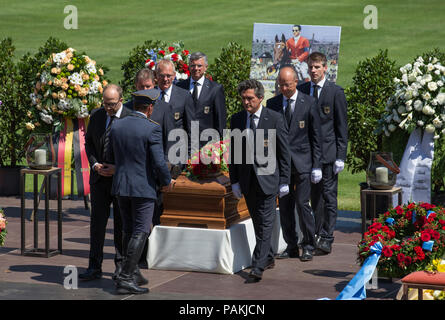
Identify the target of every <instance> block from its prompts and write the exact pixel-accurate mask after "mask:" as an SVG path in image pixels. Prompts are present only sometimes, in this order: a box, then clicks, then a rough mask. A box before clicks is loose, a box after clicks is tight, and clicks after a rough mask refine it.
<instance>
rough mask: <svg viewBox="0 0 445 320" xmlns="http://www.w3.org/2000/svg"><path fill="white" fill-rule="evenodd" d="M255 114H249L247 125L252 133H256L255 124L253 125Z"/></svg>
mask: <svg viewBox="0 0 445 320" xmlns="http://www.w3.org/2000/svg"><path fill="white" fill-rule="evenodd" d="M254 119H255V114H253V113H251V114H250V124H249V126H250V129H252V130H253V132H254V133H255V131H256V124H255V120H254Z"/></svg>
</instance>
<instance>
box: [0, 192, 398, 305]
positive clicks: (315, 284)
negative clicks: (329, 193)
mask: <svg viewBox="0 0 445 320" xmlns="http://www.w3.org/2000/svg"><path fill="white" fill-rule="evenodd" d="M43 205H44V204H43V202H42V203H41V206H40V208H43ZM62 205H63V254H62V255H56V256H54V257H51V258H41V257H29V256H21V254H20V199H19V198H18V197H1V198H0V207H2V208H3V209H5V212H6V215H7V217H8V222H9V223H8V237H7V241H6V245H5V247H2V248H0V300H4V299H8V300H16V299H25V300H27V299H38V300H40V299H44V300H52V299H57V300H66V299H67V300H69V299H78V300H118V299H119V300H121V299H125V300H127V299H129V300H139V299H147V300H209V299H210V300H220V299H229V300H316V299H319V298H324V297H327V298H330V299H335V298H336V296H337V295H338V294H339V293H340V291H341V290H342V289H343V288H344V287H345V285H346V284H347V283H348V282H349V281H350V280H351V279H352V277H353V276H354V275H355V273H356V272H357V271H358V270H359V266H358V265H357V264H356V252H357V247H356V245H357V242H358V241H359V240H360V237H361V234H360V230H361V229H360V226H361V220H360V213H359V212H354V211H343V212H342V211H340V212H339V217H338V220H337V226H336V231H335V243H334V245H333V252H332V253H331V254H330V255H326V256H316V257H314V260H313V261H310V262H305V263H303V262H300V260H298V259H289V260H277V261H276V266H275V268H274V269H271V270H267V271H266V272H265V273H264V275H263V280H262V281H261V282H259V283H247V282H246V279H247V275H248V272H249V269H246V270H242V271H240V272H238V273H236V274H233V275H222V274H213V273H200V272H186V271H166V270H142V273H143V274H144V276H145V277H147V278H148V279H149V281H150V282H149V284H148V287H149V289H150V293H149V294H145V295H117V294H115V290H114V283H113V281H112V280H111V275H112V273H113V272H114V263H113V256H114V247H113V240H112V234H113V233H112V231H113V230H112V221H111V219H110V221H109V223H108V227H107V235H106V241H105V249H104V251H105V252H104V263H103V272H104V277H103V278H102V279H100V280H96V281H91V282H81V281H79V282H78V288H77V289H70V290H69V289H66V288H65V287H64V281H65V282H67V283H66V284H68V285H70V284H72V282H69V281H68V279H69V278H66V277H67V276H69V275H72V272H73V270H76V269H77V271H78V273H81V272H83V271H84V270H85V268H86V267H87V265H88V252H89V221H90V216H89V211H88V210H86V209H85V207H84V201H83V199H79V200H76V199H75V200H63V204H62ZM32 206H33V202H32V198H31V195H27V200H26V208H27V210H26V216H27V222H26V232H27V239H26V246H27V247H31V246H32V244H33V236H32V235H33V229H32V228H33V226H32V222H30V221H29V217H30V215H31V210H32ZM56 207H57V201H55V200H51V201H50V208H51V210H52V212H51V225H50V235H51V242H50V243H51V248H55V247H56V241H57V233H56V230H57V229H56V227H57V223H56V217H55V216H56V214H55V213H56ZM38 217H39V220H40V225H39V235H40V242H39V247H42V248H43V247H44V243H43V240H44V237H43V235H44V223H43V210H40V211H39V214H38ZM203 245H205V244H203ZM66 266H75V267H76V269H75V268H73V269H70V270H65V271H66V273H64V269H65V267H66ZM399 289H400V282H399V281H394V282H390V281H383V280H380V281H379V288H378V289H375V290H367V296H368V299H385V300H386V299H395V297H396V294H397V292H398V290H399Z"/></svg>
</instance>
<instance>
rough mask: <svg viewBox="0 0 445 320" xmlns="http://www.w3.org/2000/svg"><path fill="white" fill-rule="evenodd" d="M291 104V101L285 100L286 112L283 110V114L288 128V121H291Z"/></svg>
mask: <svg viewBox="0 0 445 320" xmlns="http://www.w3.org/2000/svg"><path fill="white" fill-rule="evenodd" d="M291 102H292V99H287V100H286V110H285V113H284V115H285V117H286V121H287V125H288V126H290V120H291V119H292V107H291Z"/></svg>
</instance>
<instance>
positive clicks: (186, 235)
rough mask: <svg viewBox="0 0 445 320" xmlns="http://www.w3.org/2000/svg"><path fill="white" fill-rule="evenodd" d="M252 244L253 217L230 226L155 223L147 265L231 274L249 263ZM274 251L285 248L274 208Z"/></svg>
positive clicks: (253, 235)
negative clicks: (215, 226) (223, 227)
mask: <svg viewBox="0 0 445 320" xmlns="http://www.w3.org/2000/svg"><path fill="white" fill-rule="evenodd" d="M254 248H255V233H254V229H253V223H252V220H251V219H250V218H249V219H247V220H244V221H241V222H239V223H237V224H234V225H232V226H231V227H230V228H229V229H224V230H218V229H201V228H188V227H168V226H156V227H154V228H153V231H152V233H151V235H150V238H149V243H148V257H147V262H148V267H149V268H150V269H161V270H181V271H200V272H212V273H222V274H233V273H236V272H238V271H241V270H243V269H245V268H247V267H249V266H250V265H251V260H252V259H251V257H252V252H253V250H254ZM272 248H273V250H274V252H275V253H281V252H282V251H284V250H285V249H286V243H285V241H284V239H283V236H282V233H281V228H280V215H279V211H278V210H277V215H276V219H275V225H274V230H273V235H272Z"/></svg>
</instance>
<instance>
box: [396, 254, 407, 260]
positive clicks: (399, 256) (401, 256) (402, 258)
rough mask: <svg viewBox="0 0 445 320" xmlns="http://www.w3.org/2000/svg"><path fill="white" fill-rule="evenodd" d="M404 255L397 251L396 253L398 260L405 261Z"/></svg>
mask: <svg viewBox="0 0 445 320" xmlns="http://www.w3.org/2000/svg"><path fill="white" fill-rule="evenodd" d="M405 258H406V257H405V255H404V254H403V253H399V254H398V255H397V261H399V262H404V261H405Z"/></svg>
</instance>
